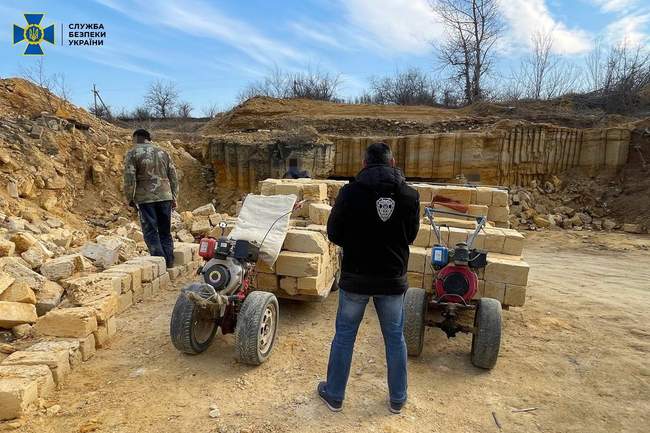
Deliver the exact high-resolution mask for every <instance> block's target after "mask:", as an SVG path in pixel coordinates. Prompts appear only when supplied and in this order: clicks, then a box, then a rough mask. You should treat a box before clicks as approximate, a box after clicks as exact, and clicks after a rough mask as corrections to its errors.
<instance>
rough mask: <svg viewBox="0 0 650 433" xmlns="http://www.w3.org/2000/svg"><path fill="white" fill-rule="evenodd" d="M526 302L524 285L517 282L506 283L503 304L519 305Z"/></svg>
mask: <svg viewBox="0 0 650 433" xmlns="http://www.w3.org/2000/svg"><path fill="white" fill-rule="evenodd" d="M525 302H526V286H520V285H517V284H506V293H505V296H504V298H503V303H504V304H505V305H510V306H511V307H521V306H523V305H524V303H525Z"/></svg>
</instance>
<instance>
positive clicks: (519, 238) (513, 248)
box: [501, 229, 525, 256]
mask: <svg viewBox="0 0 650 433" xmlns="http://www.w3.org/2000/svg"><path fill="white" fill-rule="evenodd" d="M501 231H502V232H503V234H504V235H505V240H504V243H503V254H509V255H512V256H520V255H521V253H522V252H523V250H524V239H525V238H524V235H522V234H521V233H519V232H518V231H517V230H513V229H501Z"/></svg>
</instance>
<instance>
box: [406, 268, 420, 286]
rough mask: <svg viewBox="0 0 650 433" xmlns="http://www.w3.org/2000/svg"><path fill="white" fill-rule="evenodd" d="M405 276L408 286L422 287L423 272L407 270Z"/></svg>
mask: <svg viewBox="0 0 650 433" xmlns="http://www.w3.org/2000/svg"><path fill="white" fill-rule="evenodd" d="M406 278H407V280H408V285H409V287H417V288H418V289H421V288H423V287H424V274H421V273H419V272H407V273H406Z"/></svg>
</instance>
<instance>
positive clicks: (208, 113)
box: [201, 103, 221, 118]
mask: <svg viewBox="0 0 650 433" xmlns="http://www.w3.org/2000/svg"><path fill="white" fill-rule="evenodd" d="M219 112H221V110H219V104H217V103H213V104H210V105H206V106H205V107H203V108H202V109H201V114H203V117H209V118H213V117H214V116H216V115H217V114H218V113H219Z"/></svg>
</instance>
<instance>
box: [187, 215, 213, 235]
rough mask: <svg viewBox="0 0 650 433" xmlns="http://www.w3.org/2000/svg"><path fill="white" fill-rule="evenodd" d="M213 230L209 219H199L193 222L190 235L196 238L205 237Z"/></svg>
mask: <svg viewBox="0 0 650 433" xmlns="http://www.w3.org/2000/svg"><path fill="white" fill-rule="evenodd" d="M211 229H212V225H210V219H209V218H208V217H198V218H195V219H194V220H192V227H191V228H190V233H192V234H193V235H194V236H205V235H206V234H207V233H208V232H209V231H210V230H211Z"/></svg>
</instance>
